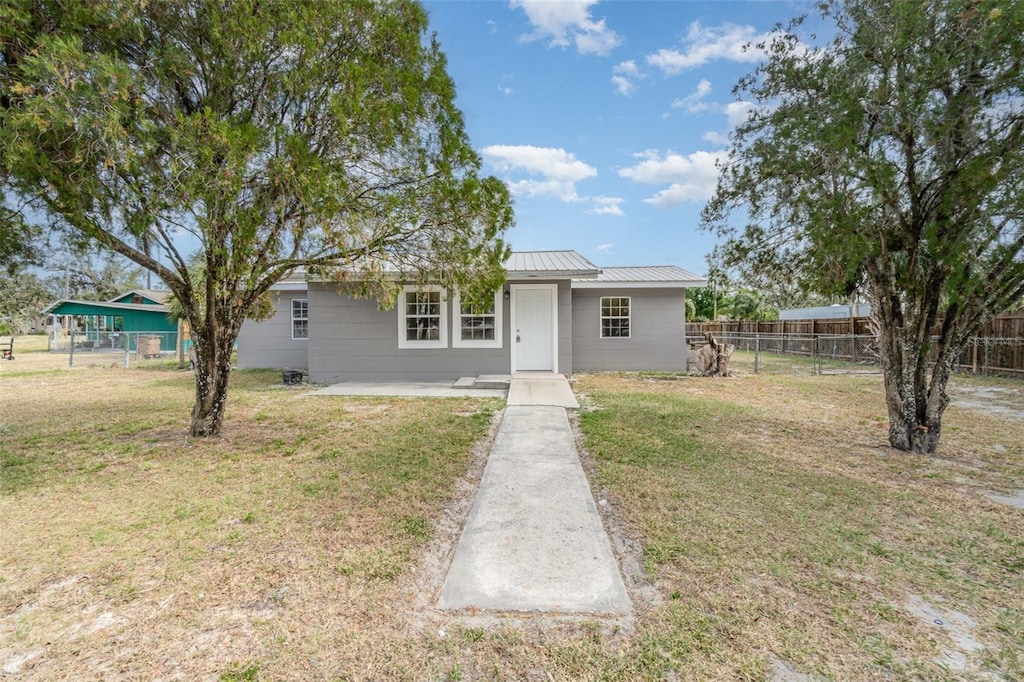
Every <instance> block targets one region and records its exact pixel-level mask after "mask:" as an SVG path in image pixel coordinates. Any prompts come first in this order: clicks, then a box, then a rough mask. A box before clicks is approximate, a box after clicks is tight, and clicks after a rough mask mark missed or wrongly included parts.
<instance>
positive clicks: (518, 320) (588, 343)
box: [238, 251, 707, 384]
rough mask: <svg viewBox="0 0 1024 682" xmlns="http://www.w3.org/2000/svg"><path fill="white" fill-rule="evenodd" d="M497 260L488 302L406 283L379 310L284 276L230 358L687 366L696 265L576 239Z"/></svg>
mask: <svg viewBox="0 0 1024 682" xmlns="http://www.w3.org/2000/svg"><path fill="white" fill-rule="evenodd" d="M505 269H506V270H507V273H508V275H507V280H506V282H505V284H504V286H502V288H501V289H500V290H498V291H496V292H495V293H494V301H493V305H491V306H488V307H484V308H479V307H478V308H475V309H473V308H471V307H469V306H466V305H463V304H462V303H461V302H460V300H459V293H458V292H457V291H445V290H443V289H441V288H440V287H436V286H415V285H409V286H404V287H403V288H402V291H401V294H400V296H399V300H398V305H396V306H395V308H393V309H392V310H379V309H378V307H377V303H376V301H373V300H364V299H359V298H355V297H353V296H350V295H349V294H347V293H346V285H345V284H339V283H337V282H326V281H315V280H312V279H310V280H308V281H307V280H305V279H303V278H295V279H292V280H287V281H284V282H281V283H280V284H278V285H277V286H275V287H274V290H273V299H274V305H275V312H274V314H273V316H272V317H271V318H270V319H268V320H265V321H263V322H253V321H247V322H246V323H245V324H244V325H243V326H242V329H241V332H240V334H239V337H238V366H239V367H241V368H268V367H269V368H278V369H280V368H287V369H304V370H307V371H308V373H309V381H310V382H312V383H318V384H331V383H336V382H339V381H346V380H356V381H368V380H369V381H372V380H379V381H431V380H453V381H454V380H456V379H458V378H460V377H467V376H477V375H507V374H513V373H515V372H522V371H544V372H556V373H560V374H565V375H567V376H571V375H572V373H573V372H581V371H599V370H663V371H683V370H685V369H686V358H687V345H686V323H685V315H686V304H685V299H684V294H685V291H686V289H687V288H688V287H702V286H705V285H706V284H707V280H706V279H704V278H703V277H700V276H698V275H695V274H693V273H691V272H687V271H686V270H683V269H681V268H678V267H676V266H674V265H665V266H645V267H614V268H599V267H597V266H596V265H594V264H593V263H591V262H590V261H589V260H587V259H586V258H584V257H583V256H581V255H580V254H579V253H577V252H575V251H520V252H513V253H512V256H511V257H510V258H509V260H508V262H507V263H506V264H505Z"/></svg>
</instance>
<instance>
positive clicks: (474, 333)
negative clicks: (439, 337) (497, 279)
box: [452, 291, 502, 348]
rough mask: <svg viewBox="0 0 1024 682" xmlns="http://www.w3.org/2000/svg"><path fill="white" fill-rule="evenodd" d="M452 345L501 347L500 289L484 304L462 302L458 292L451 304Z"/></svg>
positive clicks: (456, 346) (455, 346)
mask: <svg viewBox="0 0 1024 682" xmlns="http://www.w3.org/2000/svg"><path fill="white" fill-rule="evenodd" d="M452 310H453V311H454V314H455V320H454V321H453V323H452V347H454V348H501V313H502V310H501V291H495V292H494V296H493V297H492V298H489V299H488V300H487V303H486V304H484V305H476V306H472V305H470V304H469V303H463V302H462V300H461V299H460V297H459V295H458V294H455V302H454V304H453V306H452Z"/></svg>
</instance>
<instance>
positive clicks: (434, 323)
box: [398, 286, 448, 348]
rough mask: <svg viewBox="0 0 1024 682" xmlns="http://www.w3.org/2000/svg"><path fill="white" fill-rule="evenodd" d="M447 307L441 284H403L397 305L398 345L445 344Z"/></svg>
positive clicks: (410, 346) (440, 345) (446, 336)
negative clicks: (417, 285) (436, 285)
mask: <svg viewBox="0 0 1024 682" xmlns="http://www.w3.org/2000/svg"><path fill="white" fill-rule="evenodd" d="M446 307H447V306H446V300H445V296H444V291H443V290H442V289H441V288H440V287H435V286H424V287H414V286H406V287H403V289H402V297H401V298H400V299H399V306H398V347H399V348H447V347H448V334H447V330H446V329H445V325H446V324H447V323H448V315H447V311H446Z"/></svg>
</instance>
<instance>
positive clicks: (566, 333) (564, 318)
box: [558, 280, 573, 376]
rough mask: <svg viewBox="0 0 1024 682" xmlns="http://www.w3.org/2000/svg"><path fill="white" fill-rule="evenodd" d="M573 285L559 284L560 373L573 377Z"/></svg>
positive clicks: (568, 283) (567, 283) (565, 282)
mask: <svg viewBox="0 0 1024 682" xmlns="http://www.w3.org/2000/svg"><path fill="white" fill-rule="evenodd" d="M572 331H573V330H572V283H571V282H567V281H564V280H563V281H561V282H559V283H558V371H559V372H560V373H561V374H564V375H566V376H572V369H573V364H572Z"/></svg>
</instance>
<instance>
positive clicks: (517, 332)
mask: <svg viewBox="0 0 1024 682" xmlns="http://www.w3.org/2000/svg"><path fill="white" fill-rule="evenodd" d="M520 341H521V339H520V338H519V330H518V329H517V330H516V343H519V342H520Z"/></svg>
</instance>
